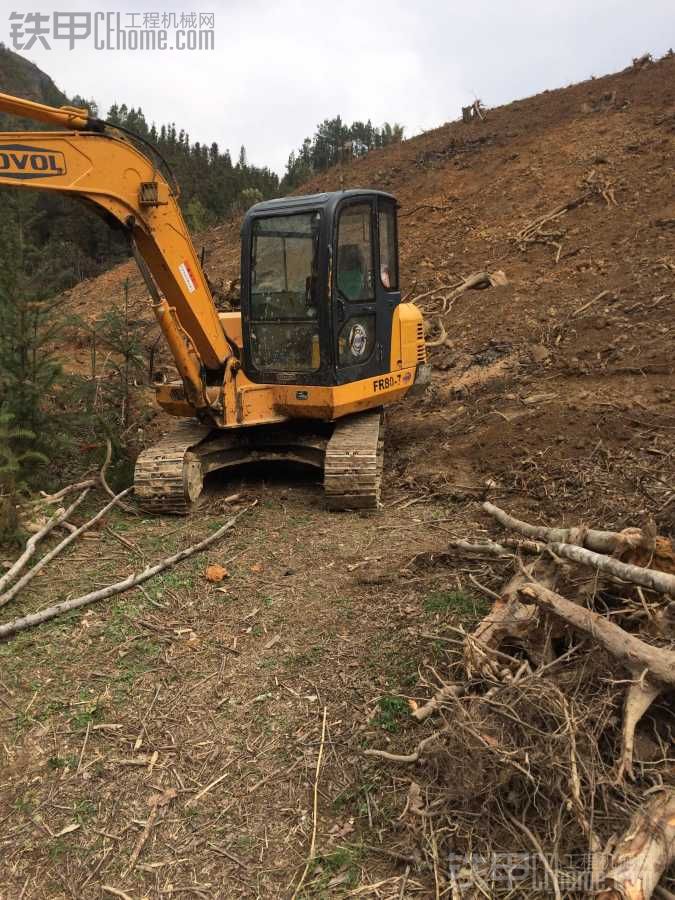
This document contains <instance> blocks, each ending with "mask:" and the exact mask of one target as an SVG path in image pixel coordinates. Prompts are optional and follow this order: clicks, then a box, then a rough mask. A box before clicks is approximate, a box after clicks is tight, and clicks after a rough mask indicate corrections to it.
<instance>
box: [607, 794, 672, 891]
mask: <svg viewBox="0 0 675 900" xmlns="http://www.w3.org/2000/svg"><path fill="white" fill-rule="evenodd" d="M673 859H675V789H673V788H668V789H667V790H665V791H663V792H662V793H661V792H660V793H658V794H656V795H655V796H654V797H653V798H652V799H651V800H650V801H649V803H648V804H647V806H646V807H645V808H644V809H639V810H638V811H637V812H636V814H635V816H634V817H633V820H632V821H631V823H630V825H629V826H628V829H627V831H626V833H625V834H624V836H623V838H622V839H621V842H620V843H619V845H618V846H617V848H616V850H615V851H614V853H613V854H612V859H611V861H610V864H609V866H608V868H607V870H606V872H605V874H604V876H603V878H602V882H601V892H600V893H599V894H597V895H596V897H597V900H649V898H650V897H651V896H652V895H653V894H654V893H655V891H656V890H657V885H658V883H659V879H660V878H661V875H662V874H663V872H665V870H666V869H667V868H668V867H669V866H670V864H671V863H672V861H673ZM657 896H658V894H657Z"/></svg>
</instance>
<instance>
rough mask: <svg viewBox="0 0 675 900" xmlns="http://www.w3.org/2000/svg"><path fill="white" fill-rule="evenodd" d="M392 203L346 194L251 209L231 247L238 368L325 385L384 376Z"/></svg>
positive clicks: (392, 273)
mask: <svg viewBox="0 0 675 900" xmlns="http://www.w3.org/2000/svg"><path fill="white" fill-rule="evenodd" d="M396 206H397V204H396V200H395V198H394V197H393V196H391V194H386V193H383V192H382V191H366V190H350V191H336V192H333V193H325V194H312V195H308V196H305V197H298V198H293V197H291V198H285V199H282V200H271V201H268V202H265V203H258V204H256V205H255V206H253V207H251V209H250V210H249V211H248V213H247V214H246V217H245V219H244V222H243V225H242V235H241V236H242V242H241V273H242V290H241V309H242V326H243V327H242V337H243V369H244V371H245V373H246V375H247V376H248V378H250V379H251V381H253V382H257V383H260V384H297V385H311V386H319V385H326V386H335V385H342V384H348V383H351V382H354V381H360V380H362V379H364V378H371V377H375V376H377V375H384V374H386V373H388V372H389V371H390V348H391V345H392V320H393V316H394V311H395V309H396V307H397V306H398V305H399V303H400V300H401V294H400V291H399V284H398V242H397V231H396Z"/></svg>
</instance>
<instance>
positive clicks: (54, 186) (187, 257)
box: [0, 93, 232, 419]
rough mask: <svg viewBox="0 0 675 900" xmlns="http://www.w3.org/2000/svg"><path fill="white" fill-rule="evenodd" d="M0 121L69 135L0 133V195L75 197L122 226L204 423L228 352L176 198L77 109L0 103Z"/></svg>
mask: <svg viewBox="0 0 675 900" xmlns="http://www.w3.org/2000/svg"><path fill="white" fill-rule="evenodd" d="M0 112H6V113H10V114H12V115H15V116H21V117H24V118H30V119H34V120H39V121H42V122H47V123H50V124H54V125H57V126H62V127H64V128H67V129H68V130H67V131H63V132H60V131H56V132H55V131H41V132H35V131H22V132H0V185H3V184H4V185H8V186H11V187H15V188H16V187H25V188H29V189H33V190H35V189H37V190H43V191H56V192H58V193H60V194H68V195H71V196H74V197H78V198H80V199H82V200H85V201H89V202H90V203H93V204H94V205H95V206H97V207H99V208H100V209H102V210H105V212H107V213H108V214H109V215H111V216H113V217H114V218H115V219H116V220H117V221H118V222H119V223H120V224H121V225H122V227H123V228H124V229H125V230H126V231H127V233H128V236H129V239H130V242H131V246H132V250H133V252H134V256H135V257H136V261H137V262H138V265H139V268H140V269H141V273H142V274H143V276H144V278H145V280H146V283H147V285H148V289H149V291H150V294H151V297H152V300H153V308H154V311H155V315H156V316H157V319H158V322H159V324H160V327H161V329H162V331H163V333H164V336H165V338H166V340H167V342H168V344H169V347H170V349H171V351H172V354H173V356H174V359H175V363H176V367H177V369H178V371H179V373H180V375H181V377H182V379H183V383H184V385H185V391H186V396H187V398H188V399H189V401H190V403H191V404H192V405H193V406H194V407H195V408H196V409H197V410H198V411H200V413H201V414H203V415H204V416H205V417H206V418H207V419H208V418H209V410H210V409H211V408H212V407H211V404H212V401H210V400H209V397H208V396H207V384H208V383H210V384H213V383H217V382H218V381H221V382H222V378H223V373H224V371H225V367H226V365H227V363H228V360H231V359H232V352H231V347H230V344H229V343H228V340H227V338H226V336H225V333H224V331H223V327H222V325H221V323H220V320H219V318H218V313H217V310H216V307H215V304H214V302H213V297H212V296H211V292H210V290H209V287H208V284H207V282H206V279H205V277H204V274H203V272H202V268H201V264H200V261H199V259H198V256H197V253H196V251H195V248H194V245H193V243H192V240H191V238H190V234H189V232H188V229H187V226H186V224H185V221H184V220H183V216H182V215H181V212H180V208H179V206H178V193H177V190H176V189H174V188H172V187H171V186H170V185H169V183H168V182H167V180H166V179H165V178H164V177H163V175H162V174H161V172H160V171H159V170H158V168H157V166H156V165H155V164H154V162H153V161H152V160H151V159H149V158H148V157H146V156H145V155H144V154H143V153H141V152H140V151H139V150H138V149H137V148H136V147H135V146H134V145H133V144H132V143H130V142H129V141H128V140H126V139H124V137H123V136H122V135H121V133H120V132H118V131H116V130H115V129H114V128H112V127H110V126H107V125H106V124H105V123H104V122H102V121H100V120H99V119H95V118H93V117H91V116H90V114H89V111H88V110H86V109H75V108H72V107H61V108H60V109H56V108H53V107H50V106H45V105H43V104H40V103H33V102H31V101H29V100H22V99H19V98H16V97H11V96H9V95H7V94H1V93H0ZM213 411H214V412H216V413H217V411H216V410H213Z"/></svg>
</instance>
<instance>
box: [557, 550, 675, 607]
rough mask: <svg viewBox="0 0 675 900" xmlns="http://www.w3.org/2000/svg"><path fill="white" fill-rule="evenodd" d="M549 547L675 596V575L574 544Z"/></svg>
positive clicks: (582, 561)
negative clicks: (632, 563) (624, 561)
mask: <svg viewBox="0 0 675 900" xmlns="http://www.w3.org/2000/svg"><path fill="white" fill-rule="evenodd" d="M548 547H549V549H550V550H551V551H552V552H553V553H555V554H556V555H557V556H564V557H565V558H566V559H571V560H573V561H574V562H578V563H581V564H582V565H584V566H590V567H591V568H593V569H600V571H601V572H607V574H608V575H613V576H614V577H615V578H620V579H622V581H630V582H633V584H639V585H640V586H641V587H646V588H649V589H650V590H652V591H657V592H658V593H659V594H670V595H671V596H673V597H675V575H670V574H668V573H667V572H656V571H655V570H654V569H644V568H643V567H642V566H633V565H631V564H630V563H623V562H620V561H619V560H618V559H612V558H611V557H609V556H605V555H604V554H602V553H595V552H594V551H593V550H585V549H584V548H583V547H577V546H575V545H573V544H557V543H551V544H548Z"/></svg>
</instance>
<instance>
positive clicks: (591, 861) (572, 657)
mask: <svg viewBox="0 0 675 900" xmlns="http://www.w3.org/2000/svg"><path fill="white" fill-rule="evenodd" d="M483 509H484V511H485V512H486V513H487V514H488V515H489V516H491V517H492V518H493V519H494V520H496V522H498V523H499V525H500V526H502V527H503V528H505V529H506V530H507V531H508V532H511V533H515V534H516V535H517V536H516V537H507V538H506V539H505V540H503V541H502V542H500V543H495V542H494V541H491V540H487V541H482V542H480V543H473V544H472V543H468V542H467V541H463V540H457V541H453V542H451V544H450V547H449V551H448V552H449V554H451V556H452V558H454V559H455V561H458V560H460V559H465V560H466V559H470V560H471V561H472V562H474V561H476V560H483V561H485V562H486V563H487V565H488V566H489V569H490V570H491V573H492V576H493V577H495V578H497V579H498V582H497V583H502V584H503V587H502V588H501V589H500V590H499V591H493V590H492V589H490V588H487V587H485V586H484V585H481V584H479V583H478V582H477V581H476V579H475V578H473V576H471V577H472V580H473V581H474V583H475V584H476V585H478V586H479V587H480V588H481V589H482V590H483V591H484V592H485V593H487V594H489V595H490V596H491V597H492V599H493V601H494V602H493V606H492V609H491V610H490V612H489V613H488V615H487V616H486V617H485V618H484V619H483V620H482V621H481V622H480V623H479V625H478V626H477V627H476V628H475V630H473V631H472V632H471V633H467V632H466V631H464V630H462V629H461V628H451V629H448V630H447V632H445V633H442V634H439V635H434V636H433V637H434V638H435V639H436V640H442V641H443V642H444V645H445V646H446V647H447V648H448V649H447V654H446V659H447V666H446V667H445V668H444V670H443V672H442V673H441V672H439V671H438V668H440V667H437V668H436V669H433V670H431V676H430V678H429V683H430V684H432V683H433V695H432V696H431V697H430V699H429V700H428V702H426V703H424V704H423V705H418V704H416V703H412V704H411V706H412V716H413V718H414V719H416V720H417V721H418V722H419V723H420V727H421V728H423V729H424V735H423V736H422V739H421V740H420V741H419V743H418V745H417V747H416V748H415V749H414V750H413V751H412V752H411V753H408V754H404V755H397V754H394V753H390V752H388V751H383V750H368V751H366V753H367V754H368V755H369V756H375V757H380V758H383V759H385V760H386V761H387V763H388V764H393V763H396V764H398V765H403V766H406V767H409V768H407V770H406V771H407V772H408V773H409V775H410V784H409V788H408V793H407V803H406V805H405V809H404V810H403V812H402V813H401V815H400V818H399V827H400V832H401V834H400V837H401V848H400V849H401V852H402V853H403V852H405V853H406V854H408V856H410V850H411V846H412V848H413V851H414V855H415V857H416V859H417V860H418V862H419V865H420V866H421V867H422V868H426V867H428V870H429V871H433V874H434V880H435V884H436V893H437V895H438V896H450V897H453V898H460V897H461V898H474V897H476V898H478V897H507V896H508V897H516V896H517V897H520V898H535V897H556V898H563V897H591V896H592V897H600V898H602V900H629V898H630V900H647V898H650V897H661V898H668V897H672V896H673V895H672V894H671V893H669V891H668V890H667V888H666V884H667V883H668V869H669V866H670V865H671V864H672V862H673V859H674V857H675V786H674V780H673V725H674V719H673V710H672V697H673V689H674V688H675V602H674V601H675V555H674V553H673V546H672V544H671V542H670V541H669V540H668V539H666V538H662V537H659V536H657V535H656V529H655V527H654V526H652V525H649V524H647V525H646V526H645V527H643V528H629V529H625V530H624V531H622V532H609V531H597V530H594V529H589V528H586V527H583V526H582V527H578V528H571V529H561V528H546V527H543V526H536V525H530V524H528V523H527V522H522V521H519V520H518V519H514V518H512V517H511V516H509V515H508V514H507V513H506V512H504V511H503V510H502V509H500V508H499V507H496V506H493V505H492V504H491V503H485V504H484V505H483ZM398 774H401V773H400V772H399V773H398Z"/></svg>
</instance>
